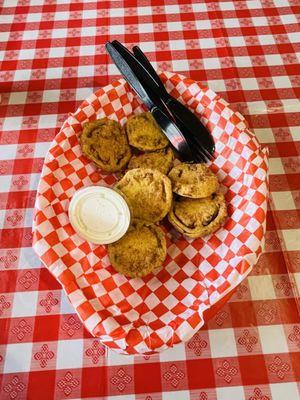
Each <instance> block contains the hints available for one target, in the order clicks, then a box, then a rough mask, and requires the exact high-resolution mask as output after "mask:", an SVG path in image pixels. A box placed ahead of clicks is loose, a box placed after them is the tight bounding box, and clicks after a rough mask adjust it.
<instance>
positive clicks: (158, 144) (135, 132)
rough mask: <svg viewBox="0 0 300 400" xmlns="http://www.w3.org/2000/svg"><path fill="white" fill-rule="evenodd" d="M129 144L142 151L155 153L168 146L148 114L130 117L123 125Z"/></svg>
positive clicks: (167, 142)
mask: <svg viewBox="0 0 300 400" xmlns="http://www.w3.org/2000/svg"><path fill="white" fill-rule="evenodd" d="M125 129H126V133H127V136H128V140H129V144H130V145H131V146H133V147H136V148H137V149H139V150H142V151H155V150H160V149H163V148H165V147H167V146H168V144H169V141H168V139H167V138H166V137H165V135H164V134H163V132H162V130H161V129H160V127H159V126H158V125H157V123H156V121H155V119H154V118H153V117H152V114H151V113H150V112H144V113H142V114H137V115H132V116H131V117H129V118H128V120H127V122H126V125H125Z"/></svg>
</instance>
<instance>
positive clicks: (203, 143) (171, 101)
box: [132, 46, 215, 159]
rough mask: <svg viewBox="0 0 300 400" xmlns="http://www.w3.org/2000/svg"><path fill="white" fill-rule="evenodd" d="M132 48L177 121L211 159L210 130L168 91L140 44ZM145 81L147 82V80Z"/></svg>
mask: <svg viewBox="0 0 300 400" xmlns="http://www.w3.org/2000/svg"><path fill="white" fill-rule="evenodd" d="M132 50H133V53H134V55H135V57H136V59H137V60H138V61H139V62H140V63H141V64H142V65H143V66H144V68H145V69H146V70H147V71H148V73H149V74H150V75H151V77H152V79H153V80H154V81H155V82H156V84H157V92H158V93H159V95H160V97H161V99H162V101H163V102H164V103H165V104H166V106H167V107H168V109H169V110H170V111H171V113H172V115H173V116H174V119H175V122H176V123H177V124H178V125H179V127H180V128H181V129H182V130H183V129H184V133H186V132H188V134H189V135H192V136H193V139H192V141H195V142H196V143H198V145H199V146H200V147H201V149H200V150H201V152H203V156H204V158H208V159H211V158H212V157H213V153H214V150H215V143H214V140H213V137H212V135H211V134H210V132H208V130H207V129H206V128H205V126H204V125H203V124H202V122H201V121H200V120H199V119H198V118H197V116H196V115H195V114H194V113H193V112H192V111H190V110H189V109H188V108H187V107H185V106H184V105H183V104H181V103H180V102H179V101H178V100H177V99H175V98H174V97H172V96H171V95H170V94H169V93H168V92H167V90H166V88H165V86H164V84H163V83H162V81H161V80H160V78H159V76H158V74H157V73H156V71H155V69H154V68H153V66H152V64H151V63H150V61H149V60H148V58H147V57H146V55H145V54H144V53H143V51H142V50H141V49H140V48H139V47H138V46H134V47H133V49H132ZM141 79H143V77H141ZM145 83H146V84H147V82H145ZM148 84H149V81H148ZM186 137H187V135H186Z"/></svg>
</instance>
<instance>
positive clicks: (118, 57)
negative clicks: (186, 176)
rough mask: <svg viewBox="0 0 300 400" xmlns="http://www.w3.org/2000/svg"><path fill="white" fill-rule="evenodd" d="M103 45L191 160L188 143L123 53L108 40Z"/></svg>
mask: <svg viewBox="0 0 300 400" xmlns="http://www.w3.org/2000/svg"><path fill="white" fill-rule="evenodd" d="M105 47H106V50H107V52H108V53H109V55H110V56H111V58H112V60H113V61H114V63H115V64H116V66H117V68H118V69H119V71H120V72H121V74H122V75H123V77H124V78H125V80H126V81H127V82H128V84H129V85H130V86H131V87H132V89H133V90H134V91H135V92H136V94H137V95H138V97H139V98H140V99H141V101H142V102H143V103H144V104H145V106H146V107H147V108H148V109H149V111H150V112H151V114H152V115H153V117H154V119H155V120H156V122H157V123H158V125H159V126H160V127H161V129H162V131H163V132H164V133H165V135H166V136H167V138H168V139H169V141H170V142H171V144H172V145H173V147H174V148H175V149H176V150H177V151H178V153H179V154H180V155H181V157H182V158H183V159H184V160H185V161H193V158H194V156H193V153H192V151H191V148H190V145H189V143H188V142H187V140H186V139H185V137H184V136H183V134H182V133H181V132H180V130H179V129H178V127H177V126H176V125H175V123H174V122H173V121H172V120H171V118H170V117H169V116H168V115H167V114H165V113H164V112H163V111H162V110H161V109H159V108H158V107H157V106H156V105H155V104H154V102H153V101H152V99H151V97H150V96H149V94H148V92H147V91H146V90H145V88H144V87H143V85H142V84H141V83H140V80H139V79H138V77H137V76H136V74H135V72H134V71H133V69H132V68H131V66H130V65H129V64H128V62H127V60H125V58H124V57H123V55H122V54H120V52H119V49H117V48H116V47H115V45H114V44H113V43H110V42H108V43H106V45H105Z"/></svg>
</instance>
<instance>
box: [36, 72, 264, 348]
mask: <svg viewBox="0 0 300 400" xmlns="http://www.w3.org/2000/svg"><path fill="white" fill-rule="evenodd" d="M161 78H162V79H163V81H164V82H165V84H166V87H167V89H168V91H169V92H171V94H172V95H173V96H175V97H176V98H178V99H179V100H180V101H182V102H183V103H185V104H186V105H188V106H189V107H190V108H191V109H192V110H193V111H194V112H196V113H197V114H198V115H199V116H201V119H202V121H203V123H204V124H205V125H206V126H207V127H208V129H209V130H210V131H211V132H212V134H213V136H214V139H215V142H216V154H217V157H216V159H215V161H214V162H213V163H212V165H211V168H212V169H213V170H214V171H215V172H216V173H217V175H218V178H219V181H220V182H221V184H222V186H223V189H224V192H225V193H226V200H227V202H228V212H229V218H228V220H227V222H226V224H225V226H224V227H223V228H221V229H220V230H218V231H217V232H216V233H215V234H213V235H210V236H208V237H206V238H204V239H197V240H188V239H186V238H184V237H183V236H181V235H179V234H178V233H176V232H175V231H174V230H173V229H172V228H171V226H169V225H168V224H165V232H166V235H167V242H168V255H167V259H166V261H165V263H164V267H163V268H162V269H161V270H160V271H159V272H158V273H156V274H151V275H149V276H147V277H145V278H143V279H130V278H127V277H125V276H123V275H121V274H119V273H117V272H116V271H115V270H114V268H113V267H112V266H111V265H110V262H109V259H108V256H107V251H106V248H105V246H98V245H93V244H91V243H88V242H86V241H84V240H83V239H81V238H80V237H79V236H78V235H77V234H76V233H75V232H74V230H73V228H72V227H71V225H70V221H69V218H68V207H69V202H70V199H71V197H72V196H73V194H74V193H75V191H76V190H78V189H80V188H81V187H83V186H89V185H95V184H96V185H107V186H112V185H113V184H114V183H115V181H116V176H114V175H104V174H101V172H100V171H98V170H97V169H96V168H95V166H94V165H93V164H92V163H90V162H89V161H88V160H87V159H86V158H85V157H84V156H83V155H82V152H81V150H80V146H79V144H78V135H79V133H80V132H81V130H82V125H83V124H84V123H85V122H87V121H90V120H94V119H95V118H99V117H104V116H107V117H109V118H113V119H116V120H118V121H120V122H121V123H122V124H123V123H124V122H125V121H126V118H127V117H128V116H129V115H131V114H132V113H138V112H141V111H142V110H143V107H142V106H141V104H140V102H139V101H138V100H137V99H136V97H135V96H134V94H133V93H132V92H131V91H130V89H129V87H128V86H127V84H125V82H124V80H120V81H116V82H114V83H113V84H111V85H108V86H106V87H104V88H102V89H99V90H98V91H97V92H96V93H95V94H93V95H91V96H90V97H89V98H88V99H86V100H85V101H84V102H83V103H82V104H81V106H80V107H79V108H78V110H77V111H76V112H75V114H73V115H70V116H69V118H68V119H67V120H66V122H65V123H64V125H63V127H62V129H61V131H60V132H59V133H58V135H57V136H56V138H55V140H54V141H53V143H52V145H51V147H50V150H49V152H48V153H47V156H46V158H45V163H44V167H43V171H42V175H41V180H40V183H39V186H38V194H37V199H36V210H35V218H34V224H33V233H34V249H35V251H36V253H37V254H38V255H39V257H40V258H41V260H42V262H43V263H44V264H45V266H46V267H47V268H48V269H49V271H50V272H51V273H52V274H53V275H54V276H55V277H56V279H57V280H58V281H59V282H60V283H61V284H62V286H63V288H64V290H65V291H66V293H67V295H68V297H69V299H70V301H71V303H72V304H73V306H74V308H75V309H76V311H77V313H78V315H79V317H80V318H81V320H82V321H83V323H84V325H85V326H86V328H87V329H88V330H89V331H90V332H91V333H92V334H93V335H94V336H97V337H99V338H100V340H101V341H102V342H103V343H104V344H105V345H107V346H109V347H111V348H113V349H115V350H116V351H117V352H119V353H127V354H128V353H131V354H132V353H144V354H145V353H152V352H155V351H161V350H163V349H166V348H168V347H171V346H173V345H174V344H176V343H179V342H181V341H186V340H188V339H189V338H190V337H191V336H192V335H193V334H194V333H195V332H196V331H197V330H198V329H199V328H200V327H201V326H202V325H203V323H204V320H203V312H204V310H206V309H208V308H209V307H211V306H212V305H213V304H215V303H216V302H217V301H219V300H220V299H221V298H222V297H223V296H224V295H225V294H226V293H228V292H229V291H231V290H232V289H233V288H234V287H235V286H237V285H238V284H239V283H240V282H241V281H242V280H243V279H244V278H245V276H246V275H248V273H249V272H250V270H251V268H252V266H253V265H254V264H255V263H256V261H257V259H258V256H259V255H260V253H261V251H262V244H263V237H264V233H265V222H266V209H267V150H266V149H262V148H261V147H260V145H259V143H258V142H257V140H256V138H255V136H254V135H253V133H251V132H250V131H249V130H248V129H247V125H246V122H245V120H244V118H243V117H242V116H241V115H240V114H237V113H234V112H233V111H232V110H231V109H230V108H229V107H228V104H227V103H226V102H225V101H224V100H222V99H221V98H220V97H219V96H218V95H216V94H215V93H214V92H213V91H211V90H210V89H208V88H206V87H203V86H202V85H201V84H200V83H198V82H195V81H192V80H190V79H187V78H185V77H183V76H181V75H178V74H174V73H163V74H161Z"/></svg>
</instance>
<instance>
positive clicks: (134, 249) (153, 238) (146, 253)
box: [107, 224, 167, 278]
mask: <svg viewBox="0 0 300 400" xmlns="http://www.w3.org/2000/svg"><path fill="white" fill-rule="evenodd" d="M107 247H108V255H109V259H110V262H111V264H112V266H113V267H114V268H115V269H116V270H117V271H118V272H120V273H121V274H124V275H126V276H130V277H131V278H137V277H142V276H145V275H148V274H149V273H150V272H152V271H153V270H155V269H157V268H159V267H160V266H161V264H162V263H163V261H164V260H165V258H166V255H167V247H166V239H165V235H164V233H163V231H162V230H161V229H160V228H159V227H158V226H156V225H148V226H146V225H142V224H133V225H132V226H131V227H130V228H129V229H128V231H127V233H126V234H125V235H124V236H123V237H122V238H121V239H120V240H118V241H117V242H115V243H112V244H109V245H108V246H107Z"/></svg>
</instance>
